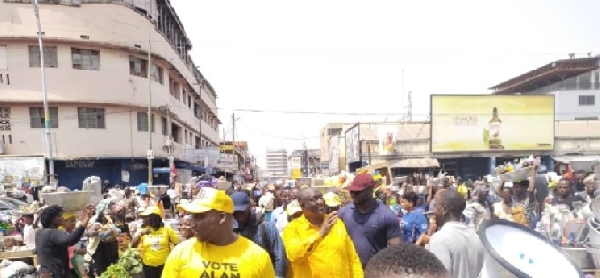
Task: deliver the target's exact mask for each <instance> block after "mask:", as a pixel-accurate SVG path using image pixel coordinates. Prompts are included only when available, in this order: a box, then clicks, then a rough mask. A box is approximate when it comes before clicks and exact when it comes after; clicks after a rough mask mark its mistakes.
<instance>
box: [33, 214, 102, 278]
mask: <svg viewBox="0 0 600 278" xmlns="http://www.w3.org/2000/svg"><path fill="white" fill-rule="evenodd" d="M63 213H64V210H63V208H62V207H59V206H56V205H53V206H49V207H47V208H45V209H44V210H43V211H42V213H41V214H40V224H41V225H42V228H41V229H39V230H38V231H37V232H36V236H35V246H36V247H35V249H36V254H37V258H38V263H39V265H40V268H39V273H40V274H39V277H40V278H68V277H71V272H70V271H69V253H68V250H67V248H68V247H69V246H72V245H75V244H76V243H78V242H79V240H80V239H81V237H82V236H83V233H84V232H85V229H86V227H87V225H88V222H89V219H90V216H91V215H88V214H86V215H85V216H84V217H83V220H82V221H81V223H80V225H79V226H78V227H77V228H75V229H73V231H72V232H71V233H70V234H67V233H65V232H64V231H63V230H61V229H59V227H61V226H63V225H64V218H63Z"/></svg>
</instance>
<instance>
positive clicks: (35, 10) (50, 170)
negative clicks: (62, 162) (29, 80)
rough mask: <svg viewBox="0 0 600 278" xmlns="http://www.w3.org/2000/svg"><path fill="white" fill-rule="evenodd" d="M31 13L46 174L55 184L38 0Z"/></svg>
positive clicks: (34, 3)
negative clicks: (40, 85) (38, 77)
mask: <svg viewBox="0 0 600 278" xmlns="http://www.w3.org/2000/svg"><path fill="white" fill-rule="evenodd" d="M32 4H33V13H34V14H35V20H36V23H37V39H38V46H39V49H40V74H41V78H42V94H43V96H44V97H43V99H44V138H45V141H46V142H45V143H46V152H45V154H46V159H47V160H48V174H49V176H50V182H51V183H54V182H55V176H54V157H53V155H52V134H51V133H50V123H51V122H50V107H49V105H48V91H47V89H46V61H45V55H44V40H43V39H42V36H43V33H42V23H41V20H40V10H39V7H38V0H35V1H33V2H32Z"/></svg>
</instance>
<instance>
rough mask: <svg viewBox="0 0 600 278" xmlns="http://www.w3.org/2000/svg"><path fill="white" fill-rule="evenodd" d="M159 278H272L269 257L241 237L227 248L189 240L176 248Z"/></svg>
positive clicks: (273, 274)
mask: <svg viewBox="0 0 600 278" xmlns="http://www.w3.org/2000/svg"><path fill="white" fill-rule="evenodd" d="M162 277H168V278H198V277H238V278H274V277H275V269H274V268H273V264H272V263H271V258H270V257H269V254H268V253H267V252H266V251H265V250H264V249H262V248H261V247H260V246H258V245H256V244H255V243H253V242H252V241H250V240H248V239H246V238H244V237H242V236H240V237H238V239H237V240H236V241H235V242H234V243H232V244H230V245H226V246H216V245H212V244H209V243H204V242H200V241H198V239H197V238H195V237H194V238H190V239H188V240H186V241H184V242H182V243H181V244H179V245H177V246H176V247H175V249H173V252H171V255H169V258H168V259H167V262H166V264H165V268H164V270H163V273H162Z"/></svg>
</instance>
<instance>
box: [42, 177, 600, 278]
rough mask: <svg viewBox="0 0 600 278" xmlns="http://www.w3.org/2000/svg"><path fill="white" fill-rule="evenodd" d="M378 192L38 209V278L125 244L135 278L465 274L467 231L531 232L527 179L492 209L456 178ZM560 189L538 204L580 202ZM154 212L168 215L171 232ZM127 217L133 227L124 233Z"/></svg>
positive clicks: (287, 191)
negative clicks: (134, 256) (134, 262)
mask: <svg viewBox="0 0 600 278" xmlns="http://www.w3.org/2000/svg"><path fill="white" fill-rule="evenodd" d="M531 171H532V177H535V174H536V173H535V172H536V170H535V168H533V169H532V170H531ZM379 185H380V184H379V183H378V181H376V180H375V179H374V178H373V176H372V175H370V174H366V173H365V174H358V175H356V176H355V177H354V179H353V181H352V182H351V183H350V185H349V186H348V187H346V188H345V189H344V191H345V192H347V193H348V194H349V196H350V197H351V198H350V199H351V202H349V203H347V204H345V203H343V202H342V201H341V199H340V192H339V190H340V189H339V188H333V189H334V190H321V189H320V188H317V187H299V186H283V185H279V186H277V185H273V184H269V185H265V186H262V187H258V186H255V187H248V188H246V187H243V186H235V187H231V188H229V189H227V190H219V189H216V188H214V187H211V186H205V187H201V188H195V189H194V190H192V192H191V193H190V194H189V195H191V196H193V197H194V198H193V199H190V200H189V201H181V202H179V201H177V200H175V199H177V198H175V199H173V198H169V196H170V197H174V196H177V194H176V193H173V192H172V191H171V192H169V194H167V195H166V196H167V198H169V199H173V200H172V205H169V206H164V205H162V204H161V202H157V203H155V202H152V201H151V200H150V201H149V200H148V199H152V198H151V197H149V196H145V197H142V198H140V197H139V196H136V195H135V194H132V192H131V191H130V190H128V189H126V190H125V196H124V198H123V199H122V200H120V201H119V202H116V203H115V202H111V200H110V198H108V199H105V200H102V201H101V202H100V203H99V204H93V205H90V206H89V207H88V209H87V210H86V211H85V212H83V213H80V214H79V215H77V214H73V213H71V212H64V211H63V210H62V209H61V208H60V207H57V206H50V207H47V208H45V209H44V210H43V212H42V213H41V216H40V223H41V226H42V228H41V229H38V230H37V232H36V237H35V243H36V249H37V254H38V261H39V264H40V272H41V276H40V277H44V278H49V277H86V278H87V277H98V276H99V275H101V274H102V273H103V272H104V271H106V269H107V268H109V266H110V265H111V264H113V263H115V261H116V260H118V257H119V252H120V251H122V250H124V249H126V248H128V247H133V248H137V250H138V251H139V252H140V256H141V258H142V263H143V274H144V277H145V278H158V277H169V278H187V277H194V278H196V277H244V278H247V277H250V278H251V277H256V278H259V277H261V278H262V277H290V278H291V277H296V278H303V277H307V278H308V277H316V278H318V277H328V278H329V277H382V278H383V277H416V278H421V277H422V278H442V277H453V278H476V277H479V274H480V272H481V269H482V267H483V264H484V258H485V257H486V251H485V249H484V247H483V245H482V243H481V241H480V239H479V236H478V235H477V233H476V231H477V230H478V229H479V226H480V225H481V223H483V221H485V220H487V219H492V218H496V219H507V220H510V221H514V222H518V223H521V224H523V225H527V226H530V227H534V222H535V221H536V219H537V218H538V217H539V212H540V206H539V204H538V201H537V199H536V198H535V197H533V196H535V195H536V194H535V193H536V181H535V178H531V179H528V180H526V181H523V182H519V183H514V184H513V185H512V187H511V188H507V187H506V186H505V183H504V182H501V184H500V186H498V187H497V188H496V190H495V191H496V192H495V193H496V194H495V195H497V197H498V198H499V200H500V201H499V202H494V201H493V199H492V198H490V195H489V191H490V186H489V185H488V184H477V185H476V186H474V187H472V188H471V189H470V190H468V194H465V191H464V190H460V187H461V186H462V184H460V182H459V183H457V184H455V185H448V184H445V185H443V186H441V187H432V188H431V189H430V190H429V194H428V195H426V196H423V195H420V194H417V193H415V192H411V191H410V190H406V191H405V192H403V194H400V193H399V192H398V191H393V190H390V188H389V187H387V188H386V187H380V186H379ZM587 189H588V190H587V191H586V192H593V191H594V190H595V188H591V187H590V188H587ZM569 190H570V186H569V184H568V183H567V181H566V180H561V181H560V182H559V183H558V185H557V188H556V190H555V192H556V194H555V196H554V197H553V198H552V199H550V200H549V201H548V202H549V203H551V204H559V203H560V204H565V205H567V206H572V203H573V202H574V201H579V200H584V199H585V198H584V197H582V196H581V195H579V194H571V193H570V191H569ZM153 197H154V199H156V200H160V199H161V198H160V196H159V197H158V198H156V196H153ZM584 201H585V200H584ZM178 203H179V204H178ZM168 211H170V213H167V212H168ZM165 215H171V216H173V217H175V218H178V219H179V228H178V230H177V231H175V230H174V229H173V228H172V227H170V226H169V225H165ZM136 219H141V228H139V229H137V228H135V227H133V228H132V226H131V225H128V224H130V223H131V222H135V221H138V220H136ZM78 256H81V257H82V259H81V260H79V261H76V260H73V258H77V257H78Z"/></svg>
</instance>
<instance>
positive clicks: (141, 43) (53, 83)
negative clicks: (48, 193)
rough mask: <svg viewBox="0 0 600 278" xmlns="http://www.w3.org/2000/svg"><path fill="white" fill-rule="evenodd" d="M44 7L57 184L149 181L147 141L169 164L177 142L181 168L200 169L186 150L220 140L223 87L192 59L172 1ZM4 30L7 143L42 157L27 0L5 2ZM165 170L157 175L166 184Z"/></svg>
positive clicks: (0, 79)
mask: <svg viewBox="0 0 600 278" xmlns="http://www.w3.org/2000/svg"><path fill="white" fill-rule="evenodd" d="M45 3H48V4H45ZM39 12H40V19H41V23H42V34H43V40H44V50H43V53H44V56H45V58H44V61H45V63H44V64H45V74H46V85H47V94H48V101H49V106H50V109H49V116H50V123H51V138H52V141H51V145H52V152H53V154H54V158H55V159H56V161H55V173H56V174H57V179H58V181H59V185H65V186H69V187H77V186H80V185H81V182H82V181H83V179H84V178H86V177H87V176H91V175H95V176H99V177H101V178H102V179H103V180H108V181H109V182H110V183H121V182H129V183H130V184H137V183H140V182H145V181H146V180H147V176H148V172H149V171H148V168H147V164H148V163H147V160H146V155H147V150H149V149H151V150H153V151H154V157H155V158H154V161H153V162H154V163H153V164H154V167H157V168H161V167H162V168H163V169H164V167H166V166H168V161H167V159H166V158H167V156H168V152H167V151H168V150H171V152H172V154H173V156H174V158H175V166H176V167H177V168H178V171H180V172H185V171H188V172H191V171H192V170H196V171H201V170H202V169H201V168H200V167H198V166H197V165H194V164H193V163H190V162H186V161H183V153H184V150H185V149H194V148H201V147H203V146H211V145H215V146H218V144H219V134H218V131H217V130H218V125H219V124H220V121H219V118H218V117H217V109H216V98H217V95H216V92H215V90H214V89H213V88H212V86H211V85H210V83H209V82H208V81H207V80H206V79H205V78H204V77H203V75H202V74H201V73H200V71H199V70H198V68H197V66H196V65H195V64H194V62H193V61H192V59H191V57H190V55H189V51H190V49H191V47H192V45H191V43H190V39H189V38H188V37H187V35H186V32H185V30H184V28H183V25H182V23H181V21H180V20H179V18H178V16H177V14H176V13H175V11H174V9H173V8H172V7H171V5H170V4H169V1H168V0H152V1H133V0H104V1H97V0H77V1H71V0H69V1H67V0H62V1H61V0H57V1H40V5H39ZM0 30H2V32H0V96H1V97H0V140H1V141H0V144H2V142H3V144H4V145H3V148H0V149H3V150H4V153H3V155H5V156H44V154H45V153H46V149H45V147H44V136H43V132H44V120H45V116H44V109H43V108H42V90H41V81H40V80H41V78H40V64H41V63H40V50H39V47H38V42H37V38H36V34H37V28H36V19H35V18H34V12H33V9H32V6H31V3H30V1H27V0H0ZM148 52H151V55H150V56H151V58H150V59H149V57H148V56H149V55H148ZM150 103H151V111H152V115H151V117H150V120H149V117H148V114H147V112H148V106H149V105H150ZM168 119H170V120H168ZM149 129H150V131H151V132H149ZM169 133H171V134H172V138H171V139H169V138H168V135H169ZM150 142H151V143H150ZM158 172H160V171H157V172H155V174H154V176H155V183H158V182H161V181H162V182H164V181H165V180H164V173H163V174H159V173H158ZM167 172H168V171H167ZM167 177H168V174H167ZM157 179H158V181H157ZM167 181H168V179H167Z"/></svg>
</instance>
